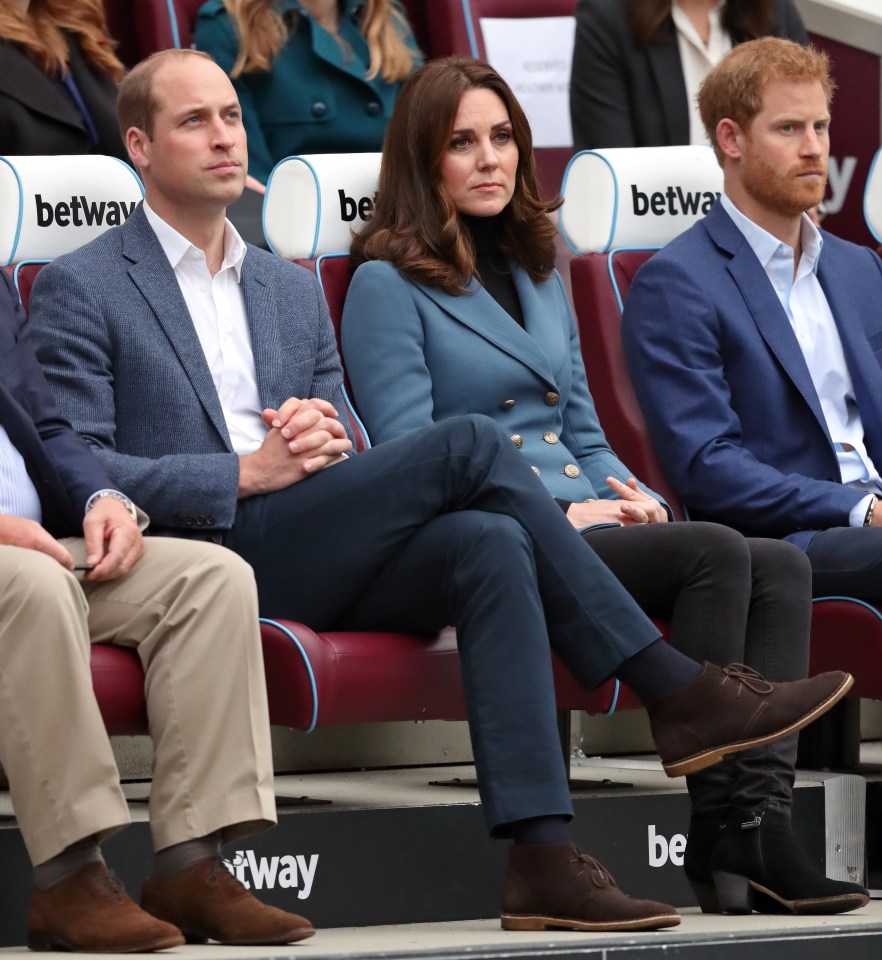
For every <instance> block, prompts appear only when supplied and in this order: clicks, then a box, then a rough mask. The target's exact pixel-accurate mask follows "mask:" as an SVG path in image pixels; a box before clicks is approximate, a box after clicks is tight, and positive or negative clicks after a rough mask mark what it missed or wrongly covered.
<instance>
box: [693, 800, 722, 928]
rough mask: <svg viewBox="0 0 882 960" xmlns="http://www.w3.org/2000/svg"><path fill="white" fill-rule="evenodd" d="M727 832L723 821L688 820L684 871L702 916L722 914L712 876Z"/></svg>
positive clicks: (694, 818)
mask: <svg viewBox="0 0 882 960" xmlns="http://www.w3.org/2000/svg"><path fill="white" fill-rule="evenodd" d="M725 829H726V824H725V823H724V822H723V821H722V820H721V819H713V818H709V819H705V818H702V817H700V816H693V817H692V819H691V820H690V821H689V833H688V834H687V836H686V851H685V853H684V854H683V872H684V873H685V874H686V879H687V880H688V881H689V886H690V887H692V892H693V893H694V894H695V899H696V900H698V905H699V906H700V907H701V912H702V913H722V911H721V910H720V901H719V899H718V897H717V891H716V889H715V888H714V881H713V877H712V876H711V862H712V859H713V855H714V851H715V850H716V849H717V845H718V844H719V842H720V840H721V839H722V837H723V831H724V830H725Z"/></svg>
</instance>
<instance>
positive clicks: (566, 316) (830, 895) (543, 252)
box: [343, 57, 865, 913]
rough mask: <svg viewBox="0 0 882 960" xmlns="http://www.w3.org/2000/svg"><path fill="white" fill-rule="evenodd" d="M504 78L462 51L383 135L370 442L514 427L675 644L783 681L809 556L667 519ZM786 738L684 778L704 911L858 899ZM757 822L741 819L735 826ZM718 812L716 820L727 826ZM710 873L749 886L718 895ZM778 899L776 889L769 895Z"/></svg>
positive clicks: (367, 386)
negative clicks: (561, 268) (626, 447)
mask: <svg viewBox="0 0 882 960" xmlns="http://www.w3.org/2000/svg"><path fill="white" fill-rule="evenodd" d="M558 203H559V201H554V200H552V201H548V202H546V201H542V200H540V199H539V194H538V190H537V186H536V177H535V169H534V162H533V150H532V138H531V134H530V128H529V125H528V123H527V120H526V117H525V116H524V113H523V110H522V109H521V107H520V105H519V104H518V102H517V100H516V99H515V97H514V95H513V94H512V92H511V90H510V88H509V87H508V86H507V85H506V84H505V82H504V81H503V80H502V79H501V78H500V77H499V75H498V74H497V73H496V72H495V71H494V70H493V69H492V68H491V67H489V66H487V65H486V64H481V63H479V62H478V61H475V60H470V59H467V58H463V57H456V58H450V59H448V60H436V61H432V62H430V63H428V64H426V66H425V67H423V68H422V69H421V70H420V71H418V73H416V74H415V75H414V76H413V77H412V78H411V79H410V80H409V81H408V83H407V84H406V85H405V87H404V89H403V90H402V92H401V96H400V98H399V101H398V104H397V106H396V108H395V112H394V114H393V116H392V119H391V121H390V123H389V130H388V132H387V135H386V141H385V144H384V149H383V164H382V169H381V172H380V182H379V190H378V195H377V204H376V206H375V208H374V215H373V217H372V218H371V220H370V221H369V222H368V223H367V225H366V226H365V228H364V230H362V231H361V233H359V234H358V235H356V237H355V238H354V241H353V248H352V249H353V259H354V261H355V262H356V263H359V264H360V266H359V267H358V269H357V270H356V272H355V276H354V277H353V280H352V284H351V286H350V288H349V293H348V296H347V299H346V306H345V311H344V316H343V353H344V359H345V363H346V368H347V371H348V373H349V378H350V381H351V383H352V387H353V390H354V394H355V400H356V403H357V404H358V407H359V411H360V413H361V415H362V416H363V418H364V420H365V422H366V424H367V427H368V430H369V431H370V434H371V436H372V438H373V440H374V441H375V442H380V443H382V442H383V441H385V440H391V439H393V438H396V437H401V436H402V435H404V434H407V433H408V432H410V431H416V430H420V429H422V428H425V427H426V426H428V425H429V424H431V423H432V422H433V421H439V420H444V419H447V418H449V417H455V416H457V415H458V414H467V413H468V414H483V415H485V416H489V417H491V418H493V419H494V420H495V421H496V422H497V423H499V424H500V425H501V426H502V427H503V428H504V429H505V431H506V433H508V434H509V435H510V436H511V439H512V442H513V443H514V444H515V446H517V447H519V448H520V450H521V452H522V453H523V454H524V455H525V456H526V458H527V461H528V463H530V464H531V465H532V466H533V469H534V470H535V472H536V473H537V474H538V475H539V476H540V478H541V480H542V482H543V483H544V484H545V485H546V487H547V488H548V490H549V492H550V494H551V495H553V496H554V497H555V498H556V499H557V501H558V503H559V504H560V506H561V507H562V508H563V509H564V510H566V513H567V517H568V518H569V519H570V522H571V523H572V524H573V525H574V526H576V527H579V528H584V529H583V533H582V536H583V539H584V540H585V541H586V543H587V544H588V546H590V547H591V548H592V549H593V550H594V551H595V553H597V555H598V556H599V557H600V559H601V560H603V562H604V563H605V564H606V565H607V567H609V568H610V569H611V570H612V572H613V573H614V574H615V575H616V577H617V578H618V579H619V581H620V582H621V583H622V584H623V586H624V587H625V588H626V589H627V591H628V592H629V593H630V594H631V596H632V597H633V598H634V599H635V600H636V601H637V603H638V604H639V605H640V607H641V608H642V609H643V611H644V612H645V613H647V614H648V615H649V616H651V617H662V618H666V619H670V621H671V641H672V643H673V644H674V645H675V646H676V647H677V648H678V649H680V650H682V651H683V652H684V653H688V654H689V655H690V656H691V657H693V658H697V659H699V660H702V659H707V660H710V661H711V662H715V663H718V664H723V663H727V662H729V661H730V660H736V661H740V662H743V663H746V664H748V665H749V666H751V667H753V668H754V669H758V670H771V672H772V673H773V674H774V675H775V679H785V678H786V679H795V678H796V677H799V676H803V675H804V674H805V671H806V670H807V667H808V641H809V620H810V616H811V613H810V607H811V602H810V598H809V590H810V578H809V570H808V565H807V563H806V562H805V558H804V556H801V555H800V551H798V550H797V549H795V548H794V549H786V550H781V549H780V548H781V547H782V546H786V547H788V548H790V547H792V545H791V544H783V543H781V542H779V541H773V540H762V539H745V538H743V537H742V536H741V535H740V534H736V536H735V537H733V536H732V534H733V531H732V530H731V529H729V528H726V527H723V526H721V525H719V524H712V523H672V522H669V521H668V515H667V512H666V511H665V509H664V507H663V505H662V504H660V503H659V502H658V500H657V499H655V498H654V497H652V496H651V495H650V494H649V493H647V492H646V491H645V490H643V489H642V488H640V487H639V486H638V485H637V483H636V481H634V480H633V479H630V477H631V475H630V472H629V471H628V468H627V467H626V466H625V465H624V464H623V463H622V462H621V461H620V460H619V459H618V457H616V455H615V453H614V452H613V450H612V449H611V448H610V445H609V443H608V442H607V440H606V437H605V436H604V433H603V430H602V428H601V426H600V423H599V422H598V419H597V415H596V413H595V410H594V404H593V402H592V399H591V395H590V393H589V391H588V383H587V379H586V376H585V368H584V365H583V363H582V355H581V351H580V348H579V341H578V337H577V334H576V326H575V323H574V320H573V315H572V311H571V309H570V306H569V303H568V301H567V298H566V295H565V293H564V289H563V284H562V283H561V279H560V277H559V276H558V274H557V272H556V271H555V270H554V268H553V263H554V226H553V224H552V222H551V220H550V219H549V217H548V212H549V211H550V210H553V209H555V208H556V206H557V205H558ZM795 755H796V738H795V737H791V738H789V739H788V740H784V741H781V743H780V744H776V745H773V746H771V747H767V748H761V749H759V750H751V751H747V752H745V753H742V754H738V755H737V756H736V757H734V758H731V759H728V760H727V761H726V762H725V763H724V764H722V765H719V766H717V767H715V768H712V769H708V770H704V771H701V772H699V773H697V774H692V775H690V776H687V778H686V780H687V785H688V788H689V794H690V798H691V800H692V821H691V823H690V827H689V837H688V841H687V846H686V855H685V863H684V866H685V871H686V875H687V877H688V879H689V881H690V883H691V884H692V885H693V888H694V890H695V893H696V896H697V898H698V900H699V902H700V904H701V906H702V909H703V910H705V911H712V912H718V911H720V910H723V911H726V910H733V911H735V912H739V911H740V910H743V909H745V908H746V906H747V903H748V899H749V897H748V894H747V889H748V884H753V883H756V884H760V885H761V886H762V887H763V888H764V889H765V890H771V891H772V900H770V901H766V902H765V903H758V904H757V905H756V909H771V910H778V909H781V906H782V905H783V906H784V907H785V908H789V909H792V910H794V912H798V911H802V910H803V909H806V904H808V903H810V904H811V909H812V911H813V912H818V913H837V912H840V911H842V910H847V909H854V907H856V906H860V905H861V904H862V903H864V902H865V900H864V894H863V893H862V892H860V891H859V890H855V889H854V888H852V887H850V886H849V885H848V884H842V883H839V882H837V881H832V880H828V879H827V878H826V877H824V876H823V875H822V874H820V873H819V872H818V871H817V869H816V868H815V867H814V866H813V865H812V864H811V863H810V862H809V861H808V859H807V858H806V857H805V855H804V854H803V852H802V850H801V849H800V848H799V846H798V844H797V842H796V840H795V839H794V837H793V834H792V832H791V829H790V799H791V789H792V786H793V764H794V761H795ZM747 822H750V823H755V824H757V827H756V829H752V830H744V829H742V825H743V824H744V823H747ZM721 828H725V829H721ZM712 870H715V871H722V872H724V873H729V874H734V875H738V876H739V877H741V879H742V881H743V883H744V894H745V897H744V900H743V901H740V902H739V903H734V902H733V900H732V897H731V890H727V891H725V898H724V896H723V895H722V893H721V895H720V896H719V897H718V896H717V892H716V890H715V885H714V881H713V878H712ZM773 901H774V902H773Z"/></svg>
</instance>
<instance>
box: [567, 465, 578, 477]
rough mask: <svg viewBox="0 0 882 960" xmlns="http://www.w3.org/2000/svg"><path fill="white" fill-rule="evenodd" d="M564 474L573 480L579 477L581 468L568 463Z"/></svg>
mask: <svg viewBox="0 0 882 960" xmlns="http://www.w3.org/2000/svg"><path fill="white" fill-rule="evenodd" d="M564 473H565V474H566V475H567V476H568V477H569V478H570V479H571V480H572V479H574V478H575V477H578V476H579V468H578V467H577V466H576V465H575V464H574V463H568V464H567V465H566V466H565V467H564Z"/></svg>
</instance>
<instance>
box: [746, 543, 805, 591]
mask: <svg viewBox="0 0 882 960" xmlns="http://www.w3.org/2000/svg"><path fill="white" fill-rule="evenodd" d="M747 543H748V545H749V547H750V559H751V569H752V571H753V578H754V580H756V581H759V582H763V583H774V584H776V585H778V586H787V588H788V589H790V590H803V591H805V592H807V593H810V591H811V583H812V565H811V562H810V561H809V558H808V557H807V556H806V554H805V552H804V551H803V550H800V549H799V547H797V546H794V545H793V544H792V543H788V542H787V541H786V540H765V539H750V540H748V541H747Z"/></svg>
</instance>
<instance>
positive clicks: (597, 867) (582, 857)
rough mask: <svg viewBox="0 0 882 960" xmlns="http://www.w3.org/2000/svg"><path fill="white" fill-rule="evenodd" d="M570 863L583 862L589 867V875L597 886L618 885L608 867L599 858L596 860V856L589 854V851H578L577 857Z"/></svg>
mask: <svg viewBox="0 0 882 960" xmlns="http://www.w3.org/2000/svg"><path fill="white" fill-rule="evenodd" d="M570 863H581V864H582V865H583V866H585V867H587V868H588V876H589V877H590V879H591V882H592V883H593V884H594V886H595V887H601V888H602V887H614V886H616V882H615V880H613V878H612V876H611V875H610V874H609V872H608V871H607V869H606V867H605V866H604V865H603V864H602V863H601V862H600V861H599V860H595V859H594V857H591V856H589V855H588V854H587V853H582V852H581V851H579V852H577V853H576V855H575V857H573V859H572V860H570Z"/></svg>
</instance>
